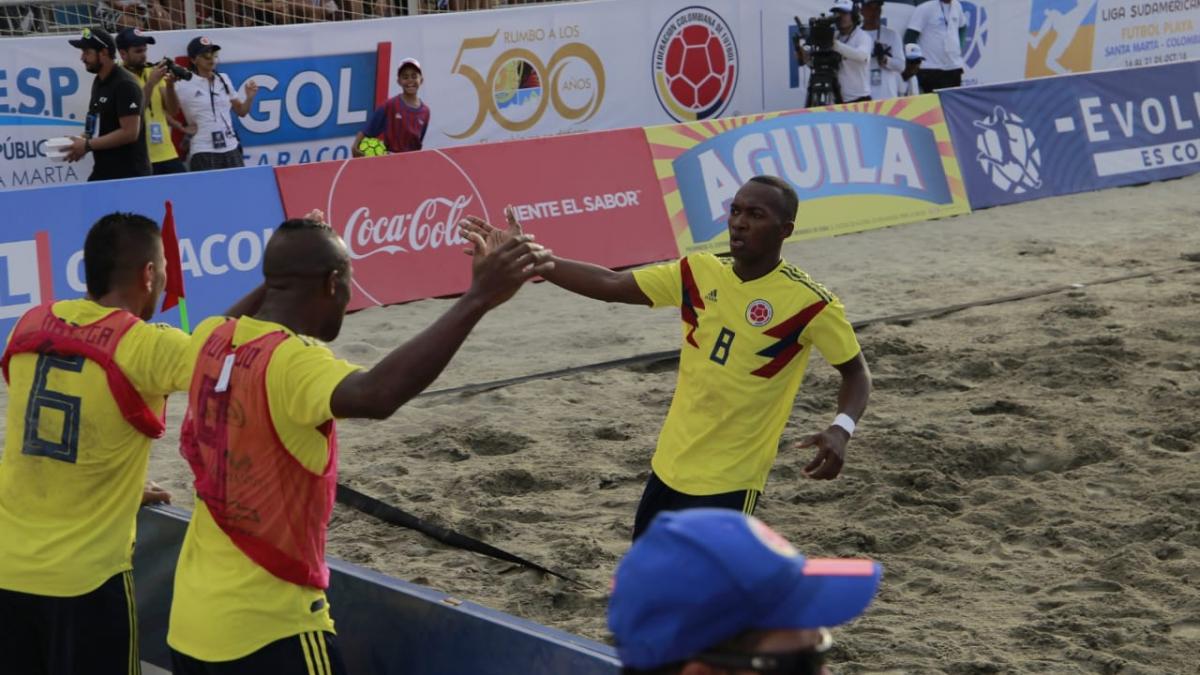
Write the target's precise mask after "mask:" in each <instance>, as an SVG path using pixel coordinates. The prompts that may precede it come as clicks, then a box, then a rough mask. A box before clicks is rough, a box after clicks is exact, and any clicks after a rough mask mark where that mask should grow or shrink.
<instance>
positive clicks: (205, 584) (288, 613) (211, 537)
mask: <svg viewBox="0 0 1200 675" xmlns="http://www.w3.org/2000/svg"><path fill="white" fill-rule="evenodd" d="M222 321H224V319H222V318H219V317H218V318H214V319H208V320H206V321H204V322H203V323H201V324H200V325H199V326H198V327H197V328H196V333H195V335H194V336H193V338H192V344H191V349H190V351H189V353H188V357H187V362H188V364H189V365H190V366H191V367H194V366H195V363H196V357H197V355H198V354H199V352H200V349H201V347H203V345H204V342H205V340H207V339H208V337H209V336H210V335H211V334H212V332H213V330H215V329H216V327H217V326H219V325H220V324H221V322H222ZM277 330H284V331H286V330H287V329H286V328H284V327H283V326H281V325H279V324H277V323H271V322H267V321H258V320H256V319H251V318H248V317H243V318H241V319H239V320H238V325H237V330H236V331H234V336H233V344H234V346H237V345H240V344H244V343H246V342H249V341H250V340H253V339H255V338H258V337H261V336H263V335H266V334H267V333H270V332H272V331H277ZM191 367H189V373H190V372H191V369H192V368H191ZM357 369H358V367H357V366H354V365H351V364H350V363H347V362H346V361H342V360H340V359H337V358H336V357H334V355H333V352H331V351H330V350H329V348H328V347H326V346H325V345H324V344H322V343H321V342H319V341H317V340H314V339H312V338H307V337H298V336H293V337H292V338H290V339H288V340H285V341H284V342H282V343H280V345H279V347H277V348H276V350H275V353H274V354H273V355H272V356H271V363H270V364H269V365H268V366H267V404H268V405H269V406H270V407H271V411H272V417H273V419H272V420H271V421H272V423H274V425H275V429H276V431H277V432H278V433H279V438H280V440H282V441H283V443H284V445H285V446H287V448H288V450H289V451H290V452H291V453H292V454H293V455H295V457H296V459H297V460H298V461H299V462H300V463H301V464H303V465H304V466H305V467H306V468H308V469H309V470H310V471H313V472H317V473H319V472H321V471H324V469H325V466H326V464H327V463H328V461H329V453H328V451H327V448H326V440H325V436H324V435H322V434H321V433H320V432H319V431H317V427H319V426H321V425H322V424H324V423H325V422H327V421H329V420H331V419H333V413H332V412H331V411H330V409H329V401H330V398H331V397H332V396H333V390H334V389H336V388H337V386H338V384H340V383H341V381H342V380H343V379H345V377H346V376H347V375H349V374H350V373H352V372H354V371H355V370H357ZM264 423H265V421H264ZM321 630H327V631H332V630H333V619H332V618H331V617H330V616H329V603H328V602H327V601H326V599H325V592H324V591H322V590H319V589H316V588H307V587H304V586H298V585H296V584H292V583H289V582H287V581H283V580H282V579H280V578H278V577H276V576H274V575H273V574H271V573H270V572H268V571H266V570H265V569H263V568H262V567H260V566H259V565H258V564H257V563H255V562H254V561H252V560H250V558H248V557H246V554H244V553H242V551H241V549H239V548H238V547H237V546H236V545H235V544H234V543H233V541H232V540H230V539H229V536H228V535H226V534H225V532H224V530H222V529H221V527H220V526H219V525H217V523H216V521H215V520H213V517H212V515H211V514H210V513H209V512H208V509H207V508H205V506H204V502H202V501H200V500H196V510H195V512H194V513H193V514H192V522H191V523H190V524H189V525H188V529H187V534H186V535H185V537H184V540H183V549H182V550H181V551H180V553H179V563H178V566H177V567H176V570H175V597H174V600H173V601H172V603H171V624H170V629H169V631H168V633H167V643H168V644H170V645H171V647H173V648H174V649H176V650H178V651H180V652H182V653H184V654H187V655H188V656H191V657H193V658H196V659H200V660H201V661H229V660H232V659H238V658H241V657H243V656H246V655H248V654H251V653H253V652H255V651H257V650H258V649H260V648H262V647H264V646H266V645H267V644H269V643H271V642H274V641H276V640H279V639H282V638H285V637H289V636H292V635H297V634H299V633H304V632H308V631H321Z"/></svg>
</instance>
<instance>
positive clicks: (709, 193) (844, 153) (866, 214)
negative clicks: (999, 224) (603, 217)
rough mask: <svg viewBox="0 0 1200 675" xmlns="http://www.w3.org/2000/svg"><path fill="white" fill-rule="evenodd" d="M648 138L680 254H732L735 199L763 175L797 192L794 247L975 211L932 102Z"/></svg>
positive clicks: (744, 121)
mask: <svg viewBox="0 0 1200 675" xmlns="http://www.w3.org/2000/svg"><path fill="white" fill-rule="evenodd" d="M645 131H646V138H647V140H648V141H649V143H650V151H651V155H652V156H653V158H654V166H655V171H656V173H657V176H658V180H659V187H660V189H661V190H662V192H663V197H664V201H665V204H666V208H667V215H668V217H669V218H670V221H671V227H672V231H673V232H674V234H675V240H676V242H677V243H678V245H679V252H680V255H686V254H688V253H693V252H696V251H724V250H726V249H727V248H728V245H729V233H728V232H727V221H728V209H729V202H730V201H732V200H733V197H734V195H735V194H736V193H737V190H738V187H739V186H740V185H741V184H742V183H744V182H746V181H747V180H749V179H750V178H751V177H752V176H755V175H758V174H769V175H773V176H779V177H781V178H783V179H784V180H787V181H788V182H789V183H791V184H792V186H793V187H794V188H795V189H796V192H797V193H798V194H799V196H800V210H799V213H798V214H797V216H796V231H795V234H794V235H793V236H792V239H793V240H798V239H815V238H819V237H829V236H834V235H838V234H846V233H849V232H858V231H861V230H868V229H872V228H877V227H886V226H889V225H899V224H901V223H910V222H914V221H919V220H927V219H930V218H941V217H945V216H951V215H957V214H961V213H968V212H969V211H970V206H969V205H968V203H967V195H966V189H965V188H964V187H963V181H962V172H961V171H960V169H959V166H958V160H957V159H956V158H955V155H954V149H953V147H952V146H951V143H950V132H949V130H948V129H947V127H946V121H945V118H944V117H943V115H942V108H941V105H940V104H939V103H938V98H937V96H935V95H927V96H918V97H911V98H901V99H891V100H887V101H871V102H867V103H855V104H849V105H842V106H833V107H829V108H823V109H818V110H802V111H795V112H786V113H765V114H761V115H750V116H746V117H734V118H727V119H719V120H709V121H704V122H692V123H689V124H674V125H667V126H659V127H649V128H647V129H646V130H645Z"/></svg>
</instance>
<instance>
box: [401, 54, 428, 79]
mask: <svg viewBox="0 0 1200 675" xmlns="http://www.w3.org/2000/svg"><path fill="white" fill-rule="evenodd" d="M404 66H412V67H413V68H416V69H417V72H418V73H421V72H423V71H422V70H421V62H420V61H418V60H416V59H414V58H412V57H409V58H407V59H404V60H403V61H401V62H400V65H399V66H397V67H396V74H397V75H399V74H400V71H401V70H403V69H404Z"/></svg>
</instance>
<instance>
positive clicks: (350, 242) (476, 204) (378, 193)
mask: <svg viewBox="0 0 1200 675" xmlns="http://www.w3.org/2000/svg"><path fill="white" fill-rule="evenodd" d="M325 213H326V216H327V217H328V218H329V222H330V224H332V225H333V226H334V228H335V229H336V230H337V231H338V233H339V234H341V235H342V239H343V241H345V243H346V249H347V251H348V253H349V254H350V258H351V259H352V260H353V261H354V263H355V264H354V276H353V285H354V287H355V288H356V289H357V290H358V291H361V293H362V295H363V296H364V297H365V299H366V300H367V301H369V302H370V303H374V304H382V299H383V298H394V297H398V296H399V297H407V296H408V295H409V294H410V293H413V294H415V293H416V292H417V290H418V288H419V287H421V286H422V285H423V284H425V283H427V282H431V280H432V279H433V278H435V277H436V278H440V279H443V282H442V283H444V284H450V285H454V286H457V285H462V287H463V289H465V287H466V286H465V285H466V284H467V283H469V280H470V263H469V261H467V260H465V259H464V257H463V255H462V254H461V253H460V251H461V250H463V249H464V248H465V247H468V242H467V240H466V239H464V238H463V237H462V236H460V235H459V233H458V221H460V220H461V219H462V218H463V217H465V216H469V215H475V216H481V217H483V218H489V217H495V216H496V215H497V214H490V213H489V212H488V209H487V205H486V204H485V203H484V199H483V196H482V195H481V194H480V192H479V190H478V189H477V188H476V187H475V183H474V181H472V180H471V177H470V176H469V175H468V174H467V172H466V171H465V170H464V169H463V168H462V166H460V165H459V164H458V162H456V161H455V160H454V158H453V157H452V156H451V154H449V153H446V152H442V151H440V150H432V151H426V152H417V153H405V154H402V155H389V156H386V157H370V158H363V159H352V160H345V161H344V162H343V163H342V165H341V166H340V167H338V170H337V173H336V174H335V175H334V177H333V180H332V183H331V185H330V187H329V201H328V204H327V206H326V209H325ZM446 279H460V280H459V281H454V282H450V281H445V280H446ZM392 301H393V302H394V301H395V300H392Z"/></svg>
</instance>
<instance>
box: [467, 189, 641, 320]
mask: <svg viewBox="0 0 1200 675" xmlns="http://www.w3.org/2000/svg"><path fill="white" fill-rule="evenodd" d="M504 216H505V218H506V219H507V220H508V227H507V228H506V229H501V228H498V227H495V226H493V225H491V224H490V223H488V222H487V221H486V220H483V219H482V218H477V217H475V216H468V217H467V218H466V219H464V220H461V221H459V228H460V229H461V230H462V231H463V232H467V233H474V234H475V235H477V236H480V237H483V238H486V239H488V240H489V241H492V242H502V241H504V240H506V239H508V238H511V237H519V236H521V235H522V234H523V232H524V230H523V229H522V227H521V223H520V221H518V220H517V216H516V214H515V213H514V211H513V208H512V207H511V206H508V207H506V208H505V209H504ZM553 261H554V269H553V270H552V271H551V272H549V273H547V274H543V275H542V277H543V278H545V279H546V281H549V282H550V283H552V284H554V285H555V286H559V287H561V288H565V289H567V290H568V291H571V292H572V293H578V294H579V295H583V296H587V297H589V298H592V299H594V300H603V301H604V302H623V303H626V304H630V305H649V304H651V303H650V299H649V298H647V297H646V294H645V293H643V292H642V289H641V288H640V287H639V286H638V284H637V281H636V280H635V279H634V277H633V273H632V272H630V271H628V270H623V271H617V270H610V269H608V268H607V267H602V266H600V265H593V264H591V263H587V262H583V261H580V260H570V259H568V258H561V257H558V256H555V257H554V258H553Z"/></svg>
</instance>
